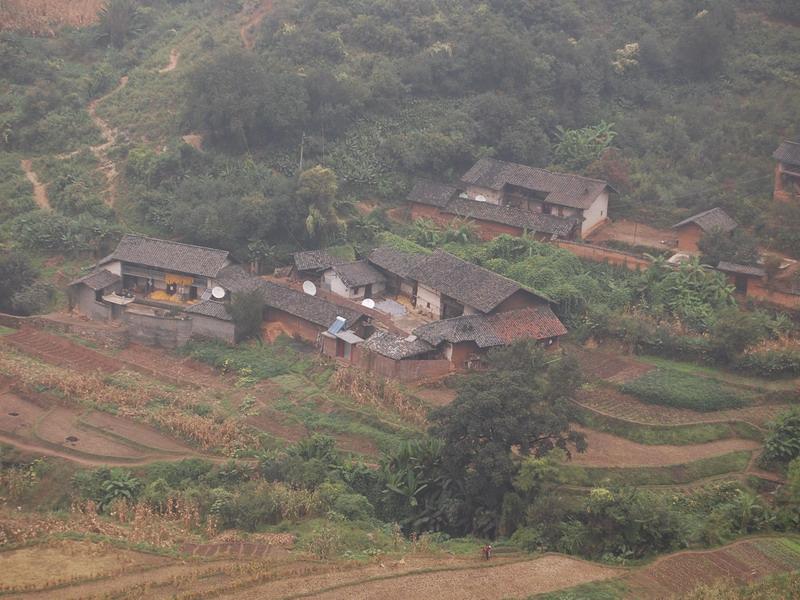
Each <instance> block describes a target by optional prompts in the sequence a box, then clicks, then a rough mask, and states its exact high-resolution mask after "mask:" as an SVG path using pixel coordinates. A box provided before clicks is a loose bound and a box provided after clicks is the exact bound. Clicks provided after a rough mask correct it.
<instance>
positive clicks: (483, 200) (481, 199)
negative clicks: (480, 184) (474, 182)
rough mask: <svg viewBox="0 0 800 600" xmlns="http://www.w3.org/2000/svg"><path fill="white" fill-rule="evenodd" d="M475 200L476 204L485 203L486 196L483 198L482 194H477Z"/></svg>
mask: <svg viewBox="0 0 800 600" xmlns="http://www.w3.org/2000/svg"><path fill="white" fill-rule="evenodd" d="M475 200H477V201H478V202H487V200H486V196H484V195H483V194H478V195H477V196H475Z"/></svg>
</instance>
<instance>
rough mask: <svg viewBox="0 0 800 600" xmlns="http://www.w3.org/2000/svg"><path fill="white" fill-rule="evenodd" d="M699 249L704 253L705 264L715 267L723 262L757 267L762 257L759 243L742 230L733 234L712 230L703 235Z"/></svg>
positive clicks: (698, 245) (736, 230)
mask: <svg viewBox="0 0 800 600" xmlns="http://www.w3.org/2000/svg"><path fill="white" fill-rule="evenodd" d="M697 247H698V248H699V249H700V252H702V253H703V262H704V263H706V264H709V265H713V266H716V265H718V264H719V262H720V261H723V260H724V261H728V262H732V263H736V264H739V265H755V264H757V263H758V259H759V256H760V255H759V251H758V241H757V240H756V239H755V238H754V237H753V236H752V235H750V234H749V233H747V232H746V231H744V230H742V229H735V230H734V231H733V232H732V233H728V232H725V231H722V230H721V229H712V230H711V231H708V232H706V233H705V234H703V237H701V238H700V241H699V242H698V243H697Z"/></svg>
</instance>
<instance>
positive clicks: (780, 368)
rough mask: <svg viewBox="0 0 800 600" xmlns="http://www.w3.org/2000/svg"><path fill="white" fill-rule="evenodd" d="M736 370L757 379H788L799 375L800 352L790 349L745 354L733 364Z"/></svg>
mask: <svg viewBox="0 0 800 600" xmlns="http://www.w3.org/2000/svg"><path fill="white" fill-rule="evenodd" d="M733 366H734V368H735V369H736V370H740V371H747V372H749V373H753V374H754V375H758V376H759V377H788V376H797V375H800V352H798V351H797V350H793V349H791V348H786V349H778V350H764V351H759V352H747V353H745V354H743V355H742V356H740V357H738V358H737V359H736V361H735V362H734V364H733Z"/></svg>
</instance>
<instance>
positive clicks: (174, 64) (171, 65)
mask: <svg viewBox="0 0 800 600" xmlns="http://www.w3.org/2000/svg"><path fill="white" fill-rule="evenodd" d="M180 57H181V53H180V51H179V50H178V49H177V48H173V49H172V50H170V53H169V62H168V63H167V65H166V66H165V67H162V68H161V69H159V70H158V72H159V73H169V72H171V71H174V70H175V69H177V68H178V60H179V59H180Z"/></svg>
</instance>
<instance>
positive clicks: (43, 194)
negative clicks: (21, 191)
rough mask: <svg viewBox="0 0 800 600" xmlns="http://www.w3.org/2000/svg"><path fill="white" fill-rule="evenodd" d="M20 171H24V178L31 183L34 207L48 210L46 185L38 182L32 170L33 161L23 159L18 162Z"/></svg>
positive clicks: (48, 202)
mask: <svg viewBox="0 0 800 600" xmlns="http://www.w3.org/2000/svg"><path fill="white" fill-rule="evenodd" d="M19 165H20V167H22V170H23V171H25V177H27V178H28V181H30V182H31V185H32V186H33V199H34V200H35V201H36V206H38V207H39V208H41V209H42V210H50V201H49V200H48V199H47V184H44V183H42V182H41V181H39V177H38V176H37V175H36V172H35V171H34V170H33V161H31V160H30V159H29V158H25V159H23V160H21V161H20V162H19Z"/></svg>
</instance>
